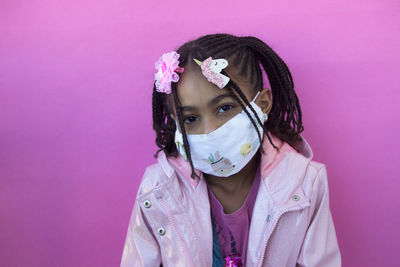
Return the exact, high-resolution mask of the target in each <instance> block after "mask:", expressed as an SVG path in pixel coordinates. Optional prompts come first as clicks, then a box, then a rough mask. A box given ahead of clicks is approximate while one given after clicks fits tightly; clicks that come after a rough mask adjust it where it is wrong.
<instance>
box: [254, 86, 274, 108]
mask: <svg viewBox="0 0 400 267" xmlns="http://www.w3.org/2000/svg"><path fill="white" fill-rule="evenodd" d="M255 103H256V104H257V105H258V106H259V107H260V108H261V110H262V111H263V112H264V113H267V114H268V113H269V112H270V110H271V108H272V102H271V90H270V89H268V88H263V89H262V90H261V91H260V94H259V95H258V97H257V99H256V100H255Z"/></svg>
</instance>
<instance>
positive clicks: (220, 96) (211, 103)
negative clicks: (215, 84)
mask: <svg viewBox="0 0 400 267" xmlns="http://www.w3.org/2000/svg"><path fill="white" fill-rule="evenodd" d="M227 97H229V98H232V96H231V95H230V94H229V93H226V94H222V95H218V96H216V97H214V98H213V99H211V100H210V101H209V102H208V104H207V105H208V106H213V105H216V104H218V102H220V101H221V100H222V99H224V98H227ZM196 109H197V108H196V107H192V106H182V107H181V110H182V111H193V110H196Z"/></svg>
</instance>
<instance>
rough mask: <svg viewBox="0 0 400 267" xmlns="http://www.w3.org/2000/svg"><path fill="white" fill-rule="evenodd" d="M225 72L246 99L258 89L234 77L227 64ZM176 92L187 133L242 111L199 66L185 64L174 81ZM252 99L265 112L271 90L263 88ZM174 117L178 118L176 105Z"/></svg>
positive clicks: (206, 130)
mask: <svg viewBox="0 0 400 267" xmlns="http://www.w3.org/2000/svg"><path fill="white" fill-rule="evenodd" d="M226 73H227V74H228V75H229V76H230V77H232V79H234V81H235V82H236V83H237V84H238V86H239V87H240V88H241V90H242V92H243V93H244V94H245V95H246V98H247V99H248V100H249V101H251V99H253V98H254V97H255V95H256V93H257V92H255V91H254V90H252V89H250V86H249V85H246V84H245V83H241V82H239V79H235V77H234V76H233V75H232V74H231V73H230V72H229V67H228V68H227V69H226ZM177 93H178V98H179V101H180V104H181V107H182V118H183V122H184V125H185V129H186V133H187V134H206V133H210V132H212V131H214V130H215V129H217V128H219V127H220V126H222V125H223V124H224V123H225V122H227V121H228V120H229V119H231V118H233V117H234V116H235V115H236V114H238V113H239V112H241V111H242V107H241V106H240V105H239V104H238V103H237V102H236V100H235V99H234V98H233V97H231V95H230V93H229V91H228V90H227V89H225V88H223V89H219V88H218V87H217V86H216V85H214V84H213V83H211V82H209V81H208V80H207V78H206V77H204V76H203V74H202V73H201V69H200V68H199V67H198V66H194V67H193V66H192V65H188V66H186V67H185V71H184V73H182V75H181V76H180V79H179V82H178V84H177ZM171 102H172V103H173V101H171ZM255 103H256V104H257V105H258V106H259V107H261V109H262V110H263V112H265V113H268V112H269V110H270V109H271V101H270V91H269V90H268V89H266V88H265V89H263V90H262V91H261V93H260V95H259V96H258V97H257V99H256V100H255ZM243 104H244V103H243ZM244 105H245V104H244ZM173 118H174V119H175V118H177V115H176V110H175V108H174V115H173ZM175 120H177V119H175Z"/></svg>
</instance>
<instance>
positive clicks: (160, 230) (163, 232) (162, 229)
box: [157, 227, 165, 235]
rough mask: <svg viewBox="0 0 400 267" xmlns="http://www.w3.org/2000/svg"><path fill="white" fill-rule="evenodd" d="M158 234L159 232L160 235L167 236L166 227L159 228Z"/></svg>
mask: <svg viewBox="0 0 400 267" xmlns="http://www.w3.org/2000/svg"><path fill="white" fill-rule="evenodd" d="M157 232H158V234H159V235H165V229H164V227H160V228H158V230H157Z"/></svg>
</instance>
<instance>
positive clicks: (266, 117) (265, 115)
mask: <svg viewBox="0 0 400 267" xmlns="http://www.w3.org/2000/svg"><path fill="white" fill-rule="evenodd" d="M260 93H261V91H258V92H257V94H256V96H255V97H254V98H253V100H251V102H253V103H255V102H254V100H256V98H257V97H258V95H259V94H260ZM262 119H263V122H266V121H267V120H268V114H267V113H264V112H263V118H262Z"/></svg>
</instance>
